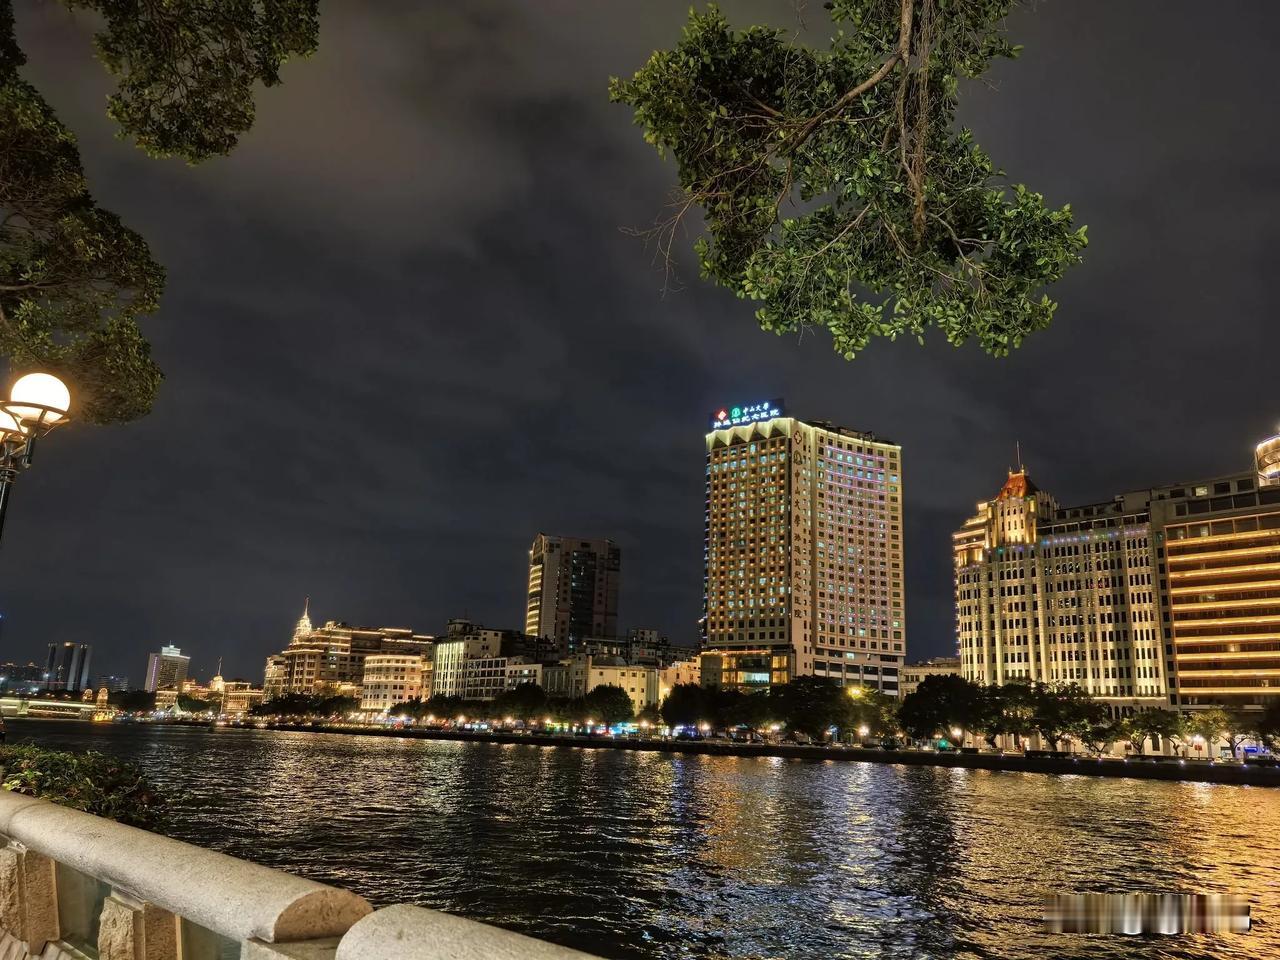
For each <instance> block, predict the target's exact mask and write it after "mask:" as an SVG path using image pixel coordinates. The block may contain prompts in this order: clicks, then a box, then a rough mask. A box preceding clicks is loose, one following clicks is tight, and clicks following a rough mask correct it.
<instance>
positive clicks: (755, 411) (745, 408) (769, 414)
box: [711, 400, 783, 430]
mask: <svg viewBox="0 0 1280 960" xmlns="http://www.w3.org/2000/svg"><path fill="white" fill-rule="evenodd" d="M782 409H783V407H782V401H781V400H767V401H763V402H761V403H748V404H744V405H742V406H738V407H720V408H719V409H718V410H716V411H715V412H714V413H712V414H711V429H712V430H724V429H726V428H728V427H738V426H741V425H742V424H744V423H757V422H759V421H761V420H772V419H773V418H774V417H780V416H782Z"/></svg>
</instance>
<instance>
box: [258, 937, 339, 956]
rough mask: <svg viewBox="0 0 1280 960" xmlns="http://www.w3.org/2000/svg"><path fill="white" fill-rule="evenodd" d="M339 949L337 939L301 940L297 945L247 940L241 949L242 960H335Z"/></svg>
mask: <svg viewBox="0 0 1280 960" xmlns="http://www.w3.org/2000/svg"><path fill="white" fill-rule="evenodd" d="M337 949H338V938H337V937H328V938H327V939H324V940H301V941H298V942H297V943H266V942H264V941H262V940H256V939H255V940H246V941H245V942H244V945H243V946H241V948H240V960H333V955H334V953H335V952H336V951H337Z"/></svg>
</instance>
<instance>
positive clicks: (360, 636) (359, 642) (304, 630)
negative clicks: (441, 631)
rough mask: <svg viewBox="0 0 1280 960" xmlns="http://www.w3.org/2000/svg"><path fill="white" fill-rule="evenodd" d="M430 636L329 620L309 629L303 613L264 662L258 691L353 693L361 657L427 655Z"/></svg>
mask: <svg viewBox="0 0 1280 960" xmlns="http://www.w3.org/2000/svg"><path fill="white" fill-rule="evenodd" d="M432 642H433V638H432V637H429V636H421V635H418V634H415V633H414V632H413V631H412V630H407V629H400V628H393V627H379V628H371V627H352V626H349V625H348V624H345V623H341V622H339V621H336V620H330V621H328V622H327V623H325V625H324V626H323V627H319V628H311V618H310V616H309V613H308V611H305V610H304V612H303V615H302V618H301V619H300V620H299V622H298V626H297V627H296V628H295V629H294V632H293V639H292V640H291V641H290V643H289V646H288V647H286V648H285V649H284V650H282V651H281V652H280V653H279V654H275V655H273V656H271V657H268V658H267V662H266V667H265V670H264V672H263V673H264V675H263V689H264V690H266V691H268V696H270V697H277V696H282V695H284V694H289V693H304V694H314V695H320V696H333V695H348V694H351V693H354V694H355V695H357V696H358V695H359V691H360V684H361V682H362V681H363V679H364V661H365V657H367V656H369V655H371V654H387V653H398V654H408V655H422V654H425V653H429V652H430V650H431V645H432Z"/></svg>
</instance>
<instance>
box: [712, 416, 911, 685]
mask: <svg viewBox="0 0 1280 960" xmlns="http://www.w3.org/2000/svg"><path fill="white" fill-rule="evenodd" d="M710 426H711V431H710V432H709V433H708V434H707V435H706V452H707V459H706V516H705V545H704V554H705V576H704V593H703V620H702V640H703V655H702V657H701V661H702V682H703V683H704V684H707V685H712V686H729V687H735V688H739V689H748V690H749V689H759V688H765V687H768V686H770V685H771V684H781V683H787V682H789V681H790V680H791V679H792V678H793V677H802V676H820V677H829V678H831V679H834V680H835V681H836V682H837V683H839V684H841V685H867V686H871V687H876V688H879V689H882V690H884V691H885V692H887V693H891V694H896V692H897V688H898V675H899V670H900V668H901V666H902V663H903V660H904V657H905V650H906V635H907V631H906V617H905V607H904V603H903V526H902V502H903V493H902V491H903V486H902V449H901V447H899V446H898V445H897V444H894V443H890V442H888V441H886V440H883V439H881V438H879V437H877V436H876V435H874V434H871V433H864V432H861V431H855V430H848V429H845V428H843V427H839V426H836V425H834V424H831V423H826V422H822V421H814V422H805V421H802V420H797V419H795V418H792V417H787V416H785V415H784V413H783V406H782V402H781V401H779V400H775V401H770V402H767V403H758V404H749V405H745V406H742V407H730V408H725V409H722V410H720V411H718V412H716V413H715V414H713V415H712V417H711V424H710Z"/></svg>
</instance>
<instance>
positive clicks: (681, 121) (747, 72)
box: [610, 0, 1086, 359]
mask: <svg viewBox="0 0 1280 960" xmlns="http://www.w3.org/2000/svg"><path fill="white" fill-rule="evenodd" d="M1016 3H1017V0H830V2H828V3H827V4H826V7H827V8H828V9H829V11H830V14H831V18H832V20H833V21H834V23H835V24H836V28H837V30H836V34H835V36H834V37H833V38H832V40H831V43H830V46H829V48H828V49H825V50H820V49H814V48H812V47H809V46H806V45H804V44H801V43H799V42H796V41H794V40H793V39H791V38H789V37H788V36H787V35H786V33H785V32H784V31H782V30H779V29H774V28H770V27H763V26H752V27H749V28H747V29H745V30H742V31H738V32H735V31H734V30H733V29H731V27H730V25H729V23H728V21H727V20H726V19H725V17H724V16H723V15H722V14H721V13H720V11H719V10H718V9H717V8H716V7H714V6H711V7H709V8H708V9H707V11H706V12H704V13H698V12H696V11H695V12H693V13H691V15H690V19H689V24H688V26H687V27H686V28H685V31H684V36H683V38H682V39H681V41H680V43H679V44H678V45H677V46H676V47H675V48H674V49H672V50H661V51H658V52H656V53H654V54H653V56H652V57H651V58H650V59H649V61H648V63H646V64H645V66H644V67H643V68H642V69H641V70H640V71H639V72H638V73H637V74H636V75H635V76H634V77H632V78H631V79H629V80H618V79H615V80H614V81H613V82H612V83H611V87H610V93H611V96H612V98H613V99H614V100H615V101H619V102H622V103H625V104H627V105H629V106H631V107H633V108H634V110H635V118H636V123H637V124H639V125H640V126H641V127H643V128H644V135H645V139H646V140H647V141H648V142H649V143H651V144H653V145H654V147H656V148H657V150H658V152H659V154H661V155H666V154H670V155H671V156H673V157H674V158H675V160H676V164H677V167H678V171H679V181H680V187H681V194H680V197H679V199H678V200H677V202H676V205H675V209H674V211H673V213H672V215H671V216H670V217H669V218H668V219H666V220H664V221H662V222H660V223H659V225H658V226H657V227H656V228H655V231H654V232H655V236H656V238H657V242H658V244H659V248H660V251H661V253H662V254H663V255H665V256H669V255H670V250H671V246H672V244H673V242H674V238H675V236H676V234H677V231H678V228H679V226H680V224H681V223H682V221H683V219H684V217H685V215H686V214H688V213H689V212H691V211H693V210H696V209H700V210H701V212H702V215H703V218H704V221H705V226H706V232H705V235H704V236H703V237H702V238H701V239H700V240H699V241H698V242H697V245H696V250H697V253H698V257H699V260H700V264H701V269H702V273H703V276H704V277H705V278H708V279H710V280H712V281H713V282H715V283H717V284H719V285H721V286H724V287H727V288H728V289H730V290H733V291H734V292H735V293H736V294H737V295H738V296H739V297H743V298H749V299H752V300H755V301H757V302H758V304H759V307H758V309H757V311H756V316H757V318H758V319H759V321H760V324H761V326H762V327H764V328H765V329H766V330H772V331H774V332H776V333H784V332H789V331H797V330H800V329H802V328H807V327H825V328H827V329H828V330H829V331H830V333H831V336H832V340H833V344H834V346H835V349H836V350H837V351H838V352H839V353H841V354H842V355H843V356H845V357H846V358H850V359H851V358H853V357H854V356H855V355H856V354H858V353H860V352H861V351H862V350H863V349H864V348H865V347H866V346H867V345H868V343H869V342H870V340H871V338H872V337H873V336H887V337H889V338H891V339H893V338H896V337H897V336H898V335H900V334H913V335H915V336H916V337H917V338H918V339H921V340H923V334H924V330H925V328H926V327H930V326H932V327H936V328H937V329H938V330H939V331H941V332H942V333H943V335H945V336H946V338H947V340H948V341H950V342H951V343H952V344H955V345H960V344H962V343H965V342H966V341H968V340H969V339H971V338H972V339H975V340H977V341H978V343H979V344H981V346H982V347H983V348H984V349H985V350H987V351H988V352H990V353H992V354H994V355H997V356H1001V355H1004V354H1007V353H1008V352H1009V351H1010V350H1011V349H1013V348H1015V347H1017V346H1019V345H1021V343H1022V341H1023V339H1024V338H1025V337H1026V336H1027V334H1029V333H1031V332H1033V331H1036V330H1040V329H1043V328H1044V327H1046V326H1047V325H1048V324H1049V322H1050V320H1051V319H1052V317H1053V313H1054V309H1055V307H1056V304H1055V303H1054V302H1053V301H1052V300H1050V299H1049V297H1048V296H1047V295H1046V294H1044V293H1043V292H1042V288H1043V287H1044V286H1046V285H1047V284H1049V283H1052V282H1053V281H1056V280H1058V279H1059V278H1060V277H1061V276H1062V275H1063V273H1064V272H1065V271H1066V269H1067V268H1068V267H1070V266H1072V265H1073V264H1075V263H1078V262H1079V261H1080V259H1081V251H1082V250H1083V248H1084V246H1085V243H1086V239H1085V230H1084V228H1083V227H1081V228H1079V229H1075V228H1074V227H1073V224H1072V216H1071V209H1070V207H1069V206H1064V207H1062V208H1060V209H1053V208H1051V207H1049V206H1047V205H1046V203H1045V201H1044V198H1043V197H1042V196H1040V195H1039V194H1037V193H1034V192H1032V191H1031V190H1028V189H1027V188H1026V187H1024V186H1022V185H1020V184H1019V185H1014V186H1012V187H1010V186H1009V185H1008V184H1007V183H1006V181H1005V179H1004V176H1003V173H1002V171H1000V170H998V169H997V168H996V167H995V166H994V164H993V163H992V161H991V159H990V158H989V157H988V156H987V154H986V153H985V152H984V151H983V150H982V149H981V148H980V147H979V146H978V145H977V144H976V143H975V142H974V141H973V137H972V135H971V134H970V133H969V131H967V130H964V129H958V128H957V127H956V125H955V123H954V120H955V112H956V106H957V101H958V94H959V89H960V82H961V81H962V80H964V79H972V78H977V77H980V76H981V75H982V74H983V73H984V72H985V71H986V69H987V67H988V65H989V64H990V62H991V61H992V59H994V58H996V57H1006V58H1012V57H1015V56H1016V55H1017V53H1018V48H1017V47H1015V46H1014V45H1013V44H1011V43H1010V42H1009V40H1008V39H1007V38H1006V37H1005V35H1004V34H1003V32H1002V29H1001V28H1002V23H1003V21H1004V18H1005V16H1006V15H1007V14H1008V13H1009V12H1010V10H1011V9H1012V8H1013V7H1014V6H1015V4H1016Z"/></svg>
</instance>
